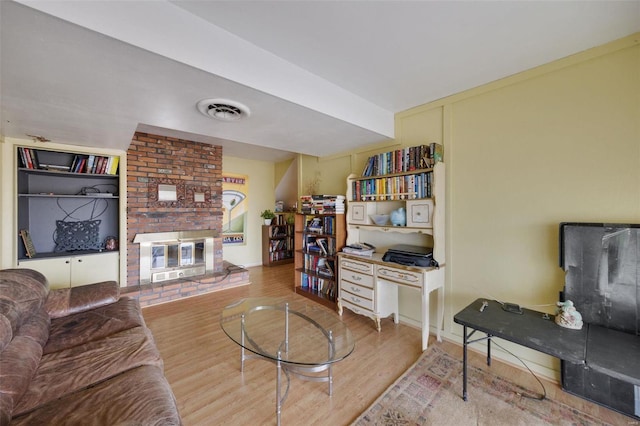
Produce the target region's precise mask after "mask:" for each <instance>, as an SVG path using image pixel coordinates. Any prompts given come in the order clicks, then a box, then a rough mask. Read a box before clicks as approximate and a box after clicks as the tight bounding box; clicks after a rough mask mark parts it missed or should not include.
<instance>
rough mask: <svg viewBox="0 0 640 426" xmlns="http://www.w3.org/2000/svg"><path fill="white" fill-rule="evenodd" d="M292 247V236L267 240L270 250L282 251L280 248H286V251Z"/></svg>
mask: <svg viewBox="0 0 640 426" xmlns="http://www.w3.org/2000/svg"><path fill="white" fill-rule="evenodd" d="M292 247H293V239H292V238H287V239H284V240H271V241H269V251H270V252H272V253H273V252H274V251H282V250H287V251H291V248H292Z"/></svg>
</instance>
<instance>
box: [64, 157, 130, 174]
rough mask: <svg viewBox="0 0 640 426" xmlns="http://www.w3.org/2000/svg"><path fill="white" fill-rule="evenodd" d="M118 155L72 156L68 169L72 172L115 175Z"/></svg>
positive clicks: (118, 159)
mask: <svg viewBox="0 0 640 426" xmlns="http://www.w3.org/2000/svg"><path fill="white" fill-rule="evenodd" d="M119 161H120V157H116V156H113V155H110V156H107V157H105V156H101V155H82V154H77V155H75V156H74V157H73V162H72V163H71V167H70V168H69V171H70V172H72V173H91V174H96V175H116V174H118V163H119Z"/></svg>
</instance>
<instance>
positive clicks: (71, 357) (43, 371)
mask: <svg viewBox="0 0 640 426" xmlns="http://www.w3.org/2000/svg"><path fill="white" fill-rule="evenodd" d="M142 365H153V366H156V367H159V368H162V359H161V358H160V353H159V352H158V350H157V349H156V347H155V345H154V343H153V339H152V337H151V335H150V331H149V330H148V329H147V328H146V327H135V328H132V329H128V330H125V331H122V332H120V333H117V334H113V335H110V336H108V337H105V338H103V339H100V340H95V341H92V342H89V343H86V344H84V345H80V346H74V347H72V348H68V349H64V350H61V351H58V352H53V353H49V354H46V355H44V356H43V357H42V359H41V360H40V366H39V367H38V370H37V372H36V374H35V376H34V377H33V379H32V380H31V383H30V385H29V388H28V390H27V392H26V393H25V394H24V396H23V397H22V399H20V401H19V402H18V404H17V405H16V407H15V409H14V411H13V415H14V416H16V415H20V414H23V413H26V412H28V411H31V410H34V409H36V408H38V407H39V406H41V405H44V404H46V403H47V402H49V401H52V400H55V399H56V398H59V397H60V395H67V394H70V393H72V392H76V391H79V390H81V389H83V388H85V387H89V386H91V385H93V384H94V383H99V382H102V381H104V380H107V379H109V378H111V377H113V376H116V375H118V374H120V373H122V372H124V371H126V370H130V369H133V368H136V367H139V366H142Z"/></svg>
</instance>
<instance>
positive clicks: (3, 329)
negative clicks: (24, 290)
mask: <svg viewBox="0 0 640 426" xmlns="http://www.w3.org/2000/svg"><path fill="white" fill-rule="evenodd" d="M19 319H20V312H19V311H18V307H17V306H16V302H14V301H13V300H9V299H0V351H2V350H3V349H4V348H5V347H6V346H7V345H8V344H9V342H11V339H12V338H13V332H14V331H15V330H17V329H18V322H19Z"/></svg>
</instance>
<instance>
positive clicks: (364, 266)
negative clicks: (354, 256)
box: [340, 258, 373, 275]
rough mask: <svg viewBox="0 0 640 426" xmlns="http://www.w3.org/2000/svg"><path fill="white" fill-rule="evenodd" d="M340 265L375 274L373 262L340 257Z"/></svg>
mask: <svg viewBox="0 0 640 426" xmlns="http://www.w3.org/2000/svg"><path fill="white" fill-rule="evenodd" d="M340 267H341V268H345V269H350V270H352V271H358V272H363V273H365V274H369V275H373V264H372V263H367V262H359V261H357V260H351V259H344V258H343V259H340Z"/></svg>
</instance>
